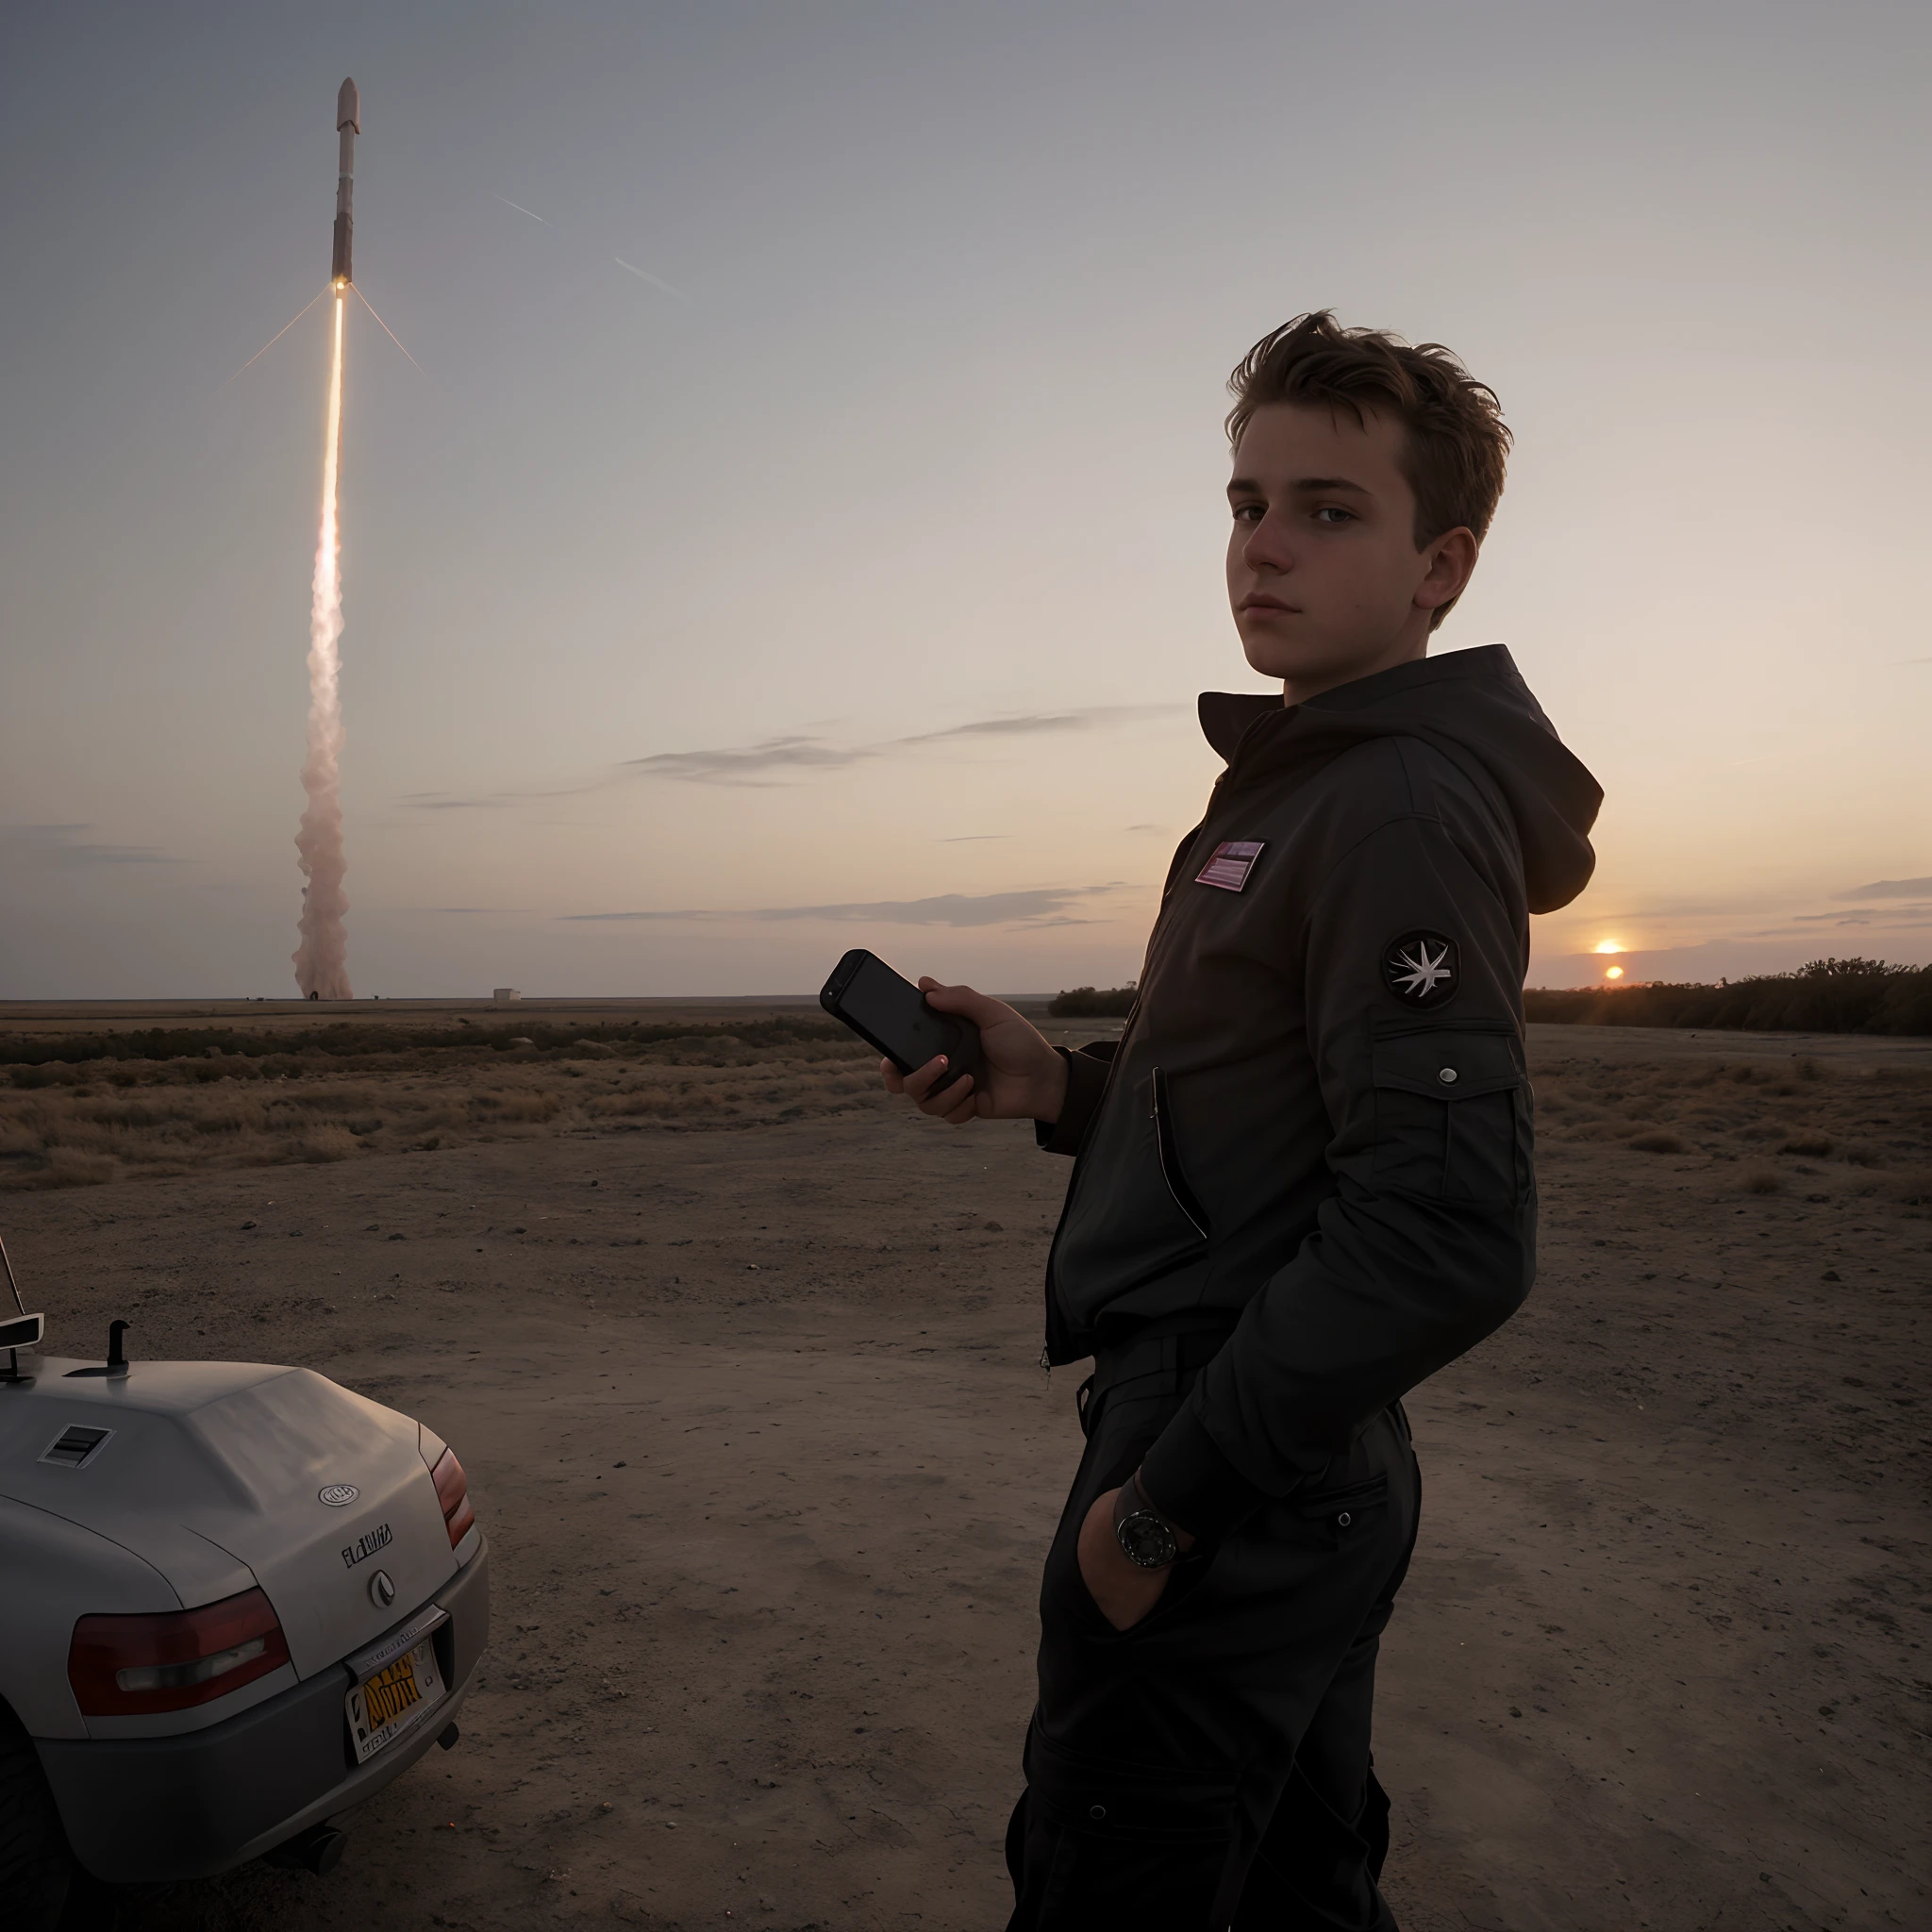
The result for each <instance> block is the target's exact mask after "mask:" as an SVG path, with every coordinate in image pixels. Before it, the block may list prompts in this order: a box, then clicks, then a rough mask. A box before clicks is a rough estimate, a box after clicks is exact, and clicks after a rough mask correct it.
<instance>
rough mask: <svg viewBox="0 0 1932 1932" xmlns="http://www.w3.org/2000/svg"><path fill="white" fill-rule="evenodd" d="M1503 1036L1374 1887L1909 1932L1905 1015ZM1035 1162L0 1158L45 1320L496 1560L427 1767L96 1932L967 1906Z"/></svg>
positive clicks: (831, 1137)
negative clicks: (45, 1173) (418, 1501)
mask: <svg viewBox="0 0 1932 1932" xmlns="http://www.w3.org/2000/svg"><path fill="white" fill-rule="evenodd" d="M1089 1030H1093V1029H1089ZM1535 1036H1536V1037H1535V1039H1534V1041H1533V1059H1534V1062H1535V1066H1536V1072H1537V1084H1538V1092H1539V1100H1540V1105H1541V1124H1542V1142H1541V1145H1542V1154H1541V1188H1542V1198H1543V1222H1544V1226H1543V1247H1542V1264H1541V1282H1540V1285H1539V1288H1538V1291H1537V1292H1536V1294H1535V1295H1534V1296H1533V1297H1532V1299H1531V1301H1530V1303H1529V1305H1528V1306H1527V1307H1525V1309H1524V1312H1523V1313H1522V1314H1521V1315H1520V1316H1519V1317H1518V1319H1517V1320H1516V1321H1515V1322H1513V1323H1512V1324H1510V1325H1509V1326H1508V1327H1507V1329H1506V1330H1505V1331H1504V1332H1503V1333H1502V1334H1500V1335H1498V1336H1497V1337H1495V1338H1493V1339H1492V1340H1491V1341H1489V1342H1488V1343H1486V1344H1485V1345H1484V1346H1483V1347H1481V1348H1480V1349H1478V1350H1477V1351H1476V1352H1475V1353H1474V1354H1473V1355H1471V1356H1470V1357H1466V1358H1465V1359H1464V1360H1462V1361H1461V1362H1458V1363H1457V1364H1455V1365H1454V1366H1452V1367H1451V1368H1450V1369H1448V1370H1446V1371H1445V1372H1444V1373H1443V1374H1441V1375H1439V1376H1438V1377H1436V1378H1435V1380H1434V1381H1432V1382H1431V1383H1429V1384H1427V1385H1425V1386H1424V1388H1422V1389H1420V1390H1419V1391H1416V1393H1415V1394H1414V1395H1413V1396H1412V1397H1411V1399H1410V1404H1409V1407H1410V1412H1411V1415H1412V1418H1413V1420H1414V1424H1415V1430H1416V1437H1417V1445H1418V1449H1419V1451H1420V1454H1421V1457H1422V1460H1423V1467H1424V1524H1423V1532H1422V1541H1421V1543H1420V1546H1419V1549H1418V1553H1417V1557H1416V1561H1415V1565H1414V1568H1413V1570H1412V1572H1411V1574H1410V1579H1409V1582H1408V1584H1407V1589H1406V1590H1405V1591H1404V1594H1403V1598H1402V1601H1401V1603H1400V1605H1399V1607H1398V1609H1397V1613H1396V1619H1395V1622H1394V1624H1393V1626H1392V1628H1391V1634H1390V1636H1389V1638H1388V1640H1387V1641H1386V1644H1385V1648H1384V1653H1383V1655H1384V1667H1383V1674H1382V1680H1381V1681H1382V1693H1381V1705H1380V1717H1379V1735H1378V1744H1377V1764H1378V1769H1379V1771H1380V1774H1381V1775H1382V1777H1383V1780H1384V1782H1385V1783H1386V1784H1387V1785H1388V1787H1389V1789H1390V1790H1391V1795H1392V1797H1393V1800H1394V1806H1395V1834H1396V1835H1395V1841H1394V1847H1393V1851H1392V1853H1391V1862H1390V1870H1389V1873H1388V1878H1387V1883H1388V1890H1389V1891H1390V1895H1391V1901H1392V1902H1393V1904H1394V1906H1395V1908H1396V1910H1397V1913H1398V1916H1399V1917H1400V1919H1401V1922H1402V1924H1403V1925H1404V1926H1405V1928H1407V1932H1446V1928H1510V1932H1517V1928H1524V1932H1527V1928H1550V1932H1557V1928H1561V1932H1577V1928H1620V1932H1621V1928H1624V1927H1658V1928H1683V1932H1691V1928H1698V1932H1702V1928H1724V1932H1733V1928H1739V1932H1741V1928H1753V1932H1756V1928H1759V1927H1766V1928H1774V1927H1787V1926H1790V1927H1805V1928H1810V1927H1824V1926H1831V1927H1839V1926H1848V1927H1862V1926H1874V1927H1875V1926H1913V1927H1916V1926H1924V1925H1926V1924H1932V1857H1928V1852H1927V1844H1926V1834H1925V1830H1924V1810H1925V1806H1924V1792H1925V1790H1926V1789H1927V1773H1928V1770H1932V1765H1928V1756H1932V1754H1928V1750H1927V1735H1926V1732H1927V1725H1926V1719H1927V1710H1928V1702H1932V1681H1928V1680H1932V1659H1928V1656H1927V1651H1926V1644H1927V1641H1928V1636H1932V1628H1928V1626H1932V1615H1928V1609H1932V1604H1928V1595H1932V1592H1928V1581H1932V1570H1928V1562H1927V1557H1928V1544H1932V1525H1928V1520H1927V1508H1926V1498H1927V1495H1928V1477H1932V1455H1928V1449H1932V1432H1928V1427H1927V1416H1926V1394H1927V1391H1926V1389H1925V1373H1924V1371H1925V1363H1926V1359H1927V1355H1926V1344H1927V1336H1928V1322H1927V1315H1928V1306H1927V1305H1928V1299H1932V1216H1928V1211H1927V1204H1926V1200H1925V1194H1924V1184H1923V1174H1924V1168H1925V1162H1926V1155H1927V1151H1928V1134H1927V1121H1928V1113H1927V1102H1928V1098H1932V1042H1925V1041H1800V1042H1794V1041H1791V1040H1790V1038H1789V1037H1786V1038H1782V1039H1771V1038H1758V1039H1751V1040H1740V1039H1739V1038H1738V1037H1736V1036H1728V1037H1715V1036H1705V1037H1704V1038H1702V1039H1693V1038H1687V1037H1684V1036H1674V1035H1657V1034H1646V1035H1643V1036H1641V1037H1640V1036H1638V1035H1636V1034H1633V1033H1626V1032H1624V1031H1623V1030H1621V1029H1619V1030H1617V1031H1615V1032H1607V1031H1606V1032H1597V1031H1586V1030H1585V1029H1567V1028H1554V1027H1551V1028H1537V1029H1535ZM1794 1056H1798V1057H1797V1058H1794ZM1740 1068H1741V1069H1743V1072H1742V1073H1741V1074H1740V1072H1739V1069H1740ZM1633 1141H1636V1142H1648V1143H1649V1144H1648V1147H1647V1149H1646V1148H1645V1147H1644V1146H1641V1145H1633V1144H1631V1143H1632V1142H1633ZM1066 1174H1067V1168H1066V1165H1065V1164H1064V1163H1062V1162H1058V1161H1056V1160H1053V1159H1052V1158H1049V1157H1046V1156H1043V1155H1040V1154H1038V1153H1036V1152H1035V1151H1034V1149H1033V1146H1032V1136H1031V1133H1030V1130H1028V1129H1026V1128H1025V1127H1024V1126H1011V1125H1000V1126H997V1127H985V1126H981V1127H975V1128H973V1129H970V1130H967V1131H965V1132H954V1131H950V1130H947V1129H945V1128H942V1127H939V1126H936V1125H934V1124H930V1123H926V1122H924V1121H919V1120H915V1119H910V1118H904V1117H901V1116H900V1115H898V1114H896V1113H894V1112H891V1111H888V1110H884V1109H882V1108H876V1107H870V1106H869V1107H866V1108H862V1109H856V1110H848V1111H845V1112H841V1113H837V1114H831V1115H827V1116H825V1117H822V1118H805V1119H794V1120H791V1121H783V1120H780V1121H775V1122H767V1123H763V1124H752V1125H747V1126H741V1127H738V1128H736V1129H735V1130H718V1131H684V1130H677V1129H676V1128H675V1127H674V1126H667V1125H663V1124H639V1123H637V1122H634V1121H633V1122H626V1121H624V1120H620V1119H615V1118H611V1119H605V1120H601V1121H600V1120H591V1121H588V1122H586V1123H585V1124H582V1125H581V1126H577V1127H575V1128H573V1129H572V1130H571V1131H570V1132H568V1133H562V1132H546V1133H542V1134H538V1135H534V1136H533V1137H532V1138H527V1139H521V1140H499V1141H476V1142H475V1143H472V1144H464V1145H458V1146H455V1147H439V1148H435V1149H421V1150H417V1151H407V1150H404V1151H394V1152H382V1153H361V1154H358V1158H354V1159H351V1160H341V1161H337V1162H333V1163H330V1164H323V1165H307V1164H302V1165H290V1166H281V1167H267V1168H256V1169H241V1170H238V1169H233V1168H220V1167H210V1168H205V1169H198V1170H195V1171H192V1172H186V1173H182V1174H175V1175H174V1176H172V1177H169V1176H162V1177H153V1178H141V1179H121V1180H117V1181H114V1182H111V1183H108V1184H106V1185H99V1186H89V1187H74V1188H67V1189H62V1190H58V1191H36V1192H23V1193H17V1194H11V1195H8V1197H7V1198H6V1200H5V1202H4V1204H0V1212H4V1215H5V1233H6V1236H7V1239H8V1246H9V1248H10V1250H11V1251H12V1254H13V1257H14V1265H15V1268H16V1270H17V1271H18V1272H19V1274H20V1275H21V1277H22V1280H23V1284H24V1286H25V1288H26V1291H27V1292H28V1295H29V1300H30V1304H31V1305H32V1306H34V1307H45V1308H46V1309H47V1310H48V1311H49V1318H50V1324H51V1325H52V1330H53V1332H52V1336H51V1345H52V1346H54V1347H56V1348H58V1349H60V1350H61V1351H62V1352H72V1353H91V1352H92V1351H94V1350H96V1349H98V1348H100V1347H102V1346H104V1343H105V1335H106V1328H107V1324H108V1320H109V1318H110V1317H113V1316H116V1315H123V1316H126V1317H129V1318H130V1319H132V1320H133V1321H134V1322H135V1323H136V1324H137V1326H136V1327H135V1329H134V1331H133V1333H132V1334H131V1335H130V1337H129V1341H130V1345H131V1352H133V1353H135V1354H137V1355H147V1356H167V1355H183V1356H223V1357H241V1358H256V1359H265V1360H272V1361H287V1362H299V1363H305V1364H308V1365H309V1366H312V1367H314V1368H317V1369H320V1370H322V1371H323V1372H325V1373H326V1374H331V1375H334V1376H336V1377H337V1378H338V1379H340V1380H341V1381H342V1382H344V1383H346V1384H348V1385H349V1386H350V1387H353V1388H356V1389H358V1390H360V1391H364V1392H366V1393H368V1394H370V1395H372V1396H375V1398H376V1399H378V1400H381V1401H385V1402H388V1403H391V1404H393V1405H394V1406H395V1407H399V1408H402V1409H405V1410H408V1411H409V1412H410V1413H412V1414H416V1415H419V1416H421V1417H423V1418H424V1419H425V1421H427V1422H428V1423H429V1424H432V1425H433V1426H434V1427H435V1428H436V1429H437V1430H438V1431H439V1432H441V1434H442V1435H444V1436H445V1437H447V1438H448V1439H449V1441H451V1442H452V1443H453V1444H455V1445H456V1447H457V1448H458V1453H459V1454H460V1455H461V1456H462V1457H463V1459H464V1462H465V1464H466V1466H467V1467H468V1469H469V1472H470V1474H471V1479H472V1483H473V1493H474V1494H475V1498H476V1502H477V1507H478V1512H479V1514H480V1516H481V1518H482V1520H483V1522H484V1524H485V1526H486V1528H487V1530H488V1533H489V1535H490V1537H491V1543H492V1546H493V1553H494V1556H493V1560H494V1565H495V1569H494V1592H495V1594H494V1618H495V1637H494V1641H493V1643H492V1647H491V1654H490V1656H489V1657H487V1658H486V1660H485V1663H484V1665H483V1667H482V1671H481V1675H480V1680H479V1683H478V1686H477V1689H476V1691H475V1694H474V1696H473V1698H472V1700H471V1702H470V1705H469V1707H468V1711H467V1714H466V1715H465V1717H464V1719H463V1738H462V1741H461V1743H460V1744H459V1745H458V1747H457V1749H456V1750H455V1751H453V1752H451V1753H449V1754H448V1755H446V1756H445V1755H443V1754H440V1753H432V1754H431V1756H430V1757H429V1758H427V1759H425V1760H424V1762H423V1763H422V1764H421V1765H419V1766H418V1767H417V1768H416V1769H414V1770H413V1771H411V1772H410V1773H409V1774H407V1775H406V1776H405V1777H404V1778H402V1779H401V1780H400V1781H399V1782H398V1783H397V1784H395V1785H393V1786H391V1788H390V1790H388V1791H386V1792H385V1793H383V1794H382V1795H381V1796H380V1797H379V1798H378V1799H377V1800H376V1801H375V1803H374V1804H372V1805H371V1806H369V1807H366V1809H365V1810H364V1811H363V1812H362V1813H361V1814H360V1815H359V1817H358V1819H357V1820H356V1821H355V1823H354V1825H353V1829H352V1840H351V1850H350V1854H349V1857H348V1859H347V1860H346V1861H345V1863H344V1864H343V1865H342V1867H341V1869H339V1870H338V1871H337V1872H336V1873H335V1874H333V1875H332V1876H331V1877H329V1878H326V1879H314V1878H310V1877H308V1876H306V1875H302V1874H290V1873H283V1872H278V1871H271V1870H268V1869H266V1868H262V1867H256V1868H252V1869H249V1870H247V1871H243V1872H241V1873H237V1874H231V1875H229V1876H228V1877H226V1878H225V1879H222V1880H219V1881H216V1882H214V1883H211V1884H208V1885H202V1886H193V1887H182V1888H177V1889H175V1890H170V1891H165V1892H159V1893H155V1894H151V1895H147V1896H144V1897H142V1898H139V1899H135V1900H133V1901H130V1902H129V1903H128V1904H127V1906H126V1907H125V1910H124V1912H123V1914H122V1923H123V1925H124V1926H125V1928H126V1932H185V1928H188V1927H191V1926H192V1927H205V1928H207V1932H230V1928H235V1932H239V1928H242V1927H257V1926H275V1927H278V1928H280V1927H287V1928H291V1932H308V1928H322V1927H344V1928H346V1927H350V1926H356V1927H379V1928H414V1927H421V1926H448V1927H469V1928H476V1932H482V1928H498V1927H501V1928H512V1927H525V1926H530V1925H552V1924H556V1925H566V1926H568V1925H576V1924H583V1925H587V1926H591V1925H597V1926H601V1925H604V1924H609V1923H611V1922H613V1921H615V1922H617V1923H620V1924H636V1925H640V1926H649V1927H654V1928H660V1932H671V1928H695V1927H699V1926H706V1927H710V1926H723V1925H726V1924H749V1925H752V1926H755V1927H771V1928H774V1932H804V1928H806V1927H819V1928H824V1932H865V1928H872V1927H888V1926H890V1927H901V1926H921V1927H939V1928H954V1927H958V1928H969V1927H971V1928H979V1927H990V1926H997V1925H999V1924H1002V1923H1003V1922H1004V1917H1005V1910H1006V1903H1007V1897H1008V1893H1007V1887H1006V1883H1005V1878H1004V1874H1003V1872H1002V1869H1001V1865H1000V1856H999V1842H1000V1835H1001V1832H1002V1829H1003V1827H1004V1824H1005V1820H1006V1816H1007V1812H1008V1808H1009V1807H1010V1806H1011V1803H1012V1800H1013V1797H1014V1795H1015V1793H1016V1790H1017V1788H1018V1754H1019V1746H1020V1741H1021V1736H1022V1731H1023V1728H1024V1723H1025V1718H1026V1713H1027V1709H1028V1707H1029V1704H1030V1701H1031V1688H1030V1668H1031V1654H1032V1646H1033V1637H1034V1607H1033V1604H1034V1592H1035V1589H1036V1581H1037V1573H1038V1567H1039V1563H1040V1559H1041V1555H1042V1553H1043V1551H1044V1548H1045V1545H1046V1542H1047V1540H1048V1537H1049V1535H1050V1533H1051V1529H1052V1526H1053V1523H1054V1520H1055V1516H1056V1514H1057V1511H1058V1505H1059V1501H1060V1498H1061V1495H1062V1493H1063V1491H1064V1488H1065V1485H1066V1483H1067V1481H1068V1479H1069V1478H1070V1476H1071V1474H1072V1472H1073V1469H1074V1463H1075V1461H1076V1459H1077V1454H1078V1446H1079V1434H1078V1429H1077V1427H1076V1425H1075V1424H1074V1412H1073V1397H1074V1388H1075V1386H1076V1384H1077V1382H1078V1380H1079V1378H1080V1374H1081V1371H1079V1370H1077V1369H1075V1370H1059V1371H1056V1372H1055V1373H1054V1374H1052V1376H1051V1377H1049V1376H1047V1375H1045V1374H1042V1373H1041V1371H1040V1370H1039V1369H1038V1368H1037V1367H1036V1366H1035V1360H1036V1357H1037V1356H1038V1353H1039V1346H1040V1341H1039V1337H1040V1325H1041V1323H1040V1309H1039V1292H1040V1279H1041V1264H1042V1262H1043V1260H1044V1257H1045V1250H1046V1242H1047V1237H1048V1234H1049V1232H1050V1230H1051V1227H1052V1224H1053V1220H1054V1217H1055V1214H1056V1213H1057V1210H1058V1200H1059V1195H1060V1191H1061V1190H1062V1188H1063V1187H1064V1185H1065V1180H1066ZM604 1502H608V1503H615V1504H619V1505H621V1506H622V1507H617V1508H612V1509H599V1508H598V1507H596V1506H597V1505H598V1504H599V1503H604Z"/></svg>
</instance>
